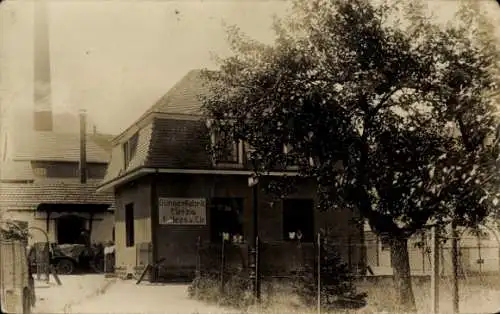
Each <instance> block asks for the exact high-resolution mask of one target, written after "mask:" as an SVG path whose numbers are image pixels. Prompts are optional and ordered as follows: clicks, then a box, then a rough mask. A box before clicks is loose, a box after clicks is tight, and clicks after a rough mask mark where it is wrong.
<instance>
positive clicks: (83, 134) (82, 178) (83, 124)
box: [80, 110, 87, 183]
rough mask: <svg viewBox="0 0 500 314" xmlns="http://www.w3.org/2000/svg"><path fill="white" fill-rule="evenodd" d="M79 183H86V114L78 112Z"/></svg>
mask: <svg viewBox="0 0 500 314" xmlns="http://www.w3.org/2000/svg"><path fill="white" fill-rule="evenodd" d="M80 183H87V113H86V112H85V110H80Z"/></svg>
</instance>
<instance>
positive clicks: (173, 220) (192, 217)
mask: <svg viewBox="0 0 500 314" xmlns="http://www.w3.org/2000/svg"><path fill="white" fill-rule="evenodd" d="M158 210H159V215H158V216H159V220H160V224H162V225H206V224H207V203H206V200H205V199H204V198H175V197H174V198H162V197H160V198H159V201H158Z"/></svg>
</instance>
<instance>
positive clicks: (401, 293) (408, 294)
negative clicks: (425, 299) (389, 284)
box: [391, 238, 416, 312]
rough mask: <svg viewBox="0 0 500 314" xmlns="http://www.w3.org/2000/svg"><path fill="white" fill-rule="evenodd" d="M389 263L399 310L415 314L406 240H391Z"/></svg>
mask: <svg viewBox="0 0 500 314" xmlns="http://www.w3.org/2000/svg"><path fill="white" fill-rule="evenodd" d="M391 262H392V270H393V275H394V287H395V289H396V294H397V299H398V302H399V305H400V306H401V307H402V308H401V310H404V311H406V312H416V306H415V297H414V296H413V289H412V285H411V276H410V259H409V256H408V239H406V238H394V239H391Z"/></svg>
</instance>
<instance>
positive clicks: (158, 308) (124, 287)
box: [34, 275, 238, 314]
mask: <svg viewBox="0 0 500 314" xmlns="http://www.w3.org/2000/svg"><path fill="white" fill-rule="evenodd" d="M60 278H61V281H62V285H61V286H57V285H56V284H55V282H54V280H53V279H51V283H50V285H46V284H44V283H40V282H37V284H36V285H37V286H36V295H37V304H36V307H35V308H34V312H35V313H54V314H56V313H81V314H93V313H95V314H102V313H110V314H112V313H117V314H118V313H120V314H132V313H138V314H139V313H150V314H153V313H158V314H159V313H165V314H166V313H169V314H170V313H171V314H216V313H217V314H219V313H220V314H223V313H231V311H227V310H224V309H221V308H218V307H216V306H210V305H206V304H203V303H201V302H198V301H195V300H191V299H189V298H188V295H187V285H185V284H169V285H150V284H147V283H145V284H140V285H136V284H135V281H133V280H116V279H106V278H104V277H103V276H102V275H80V276H77V275H71V276H60ZM232 313H238V312H235V311H232Z"/></svg>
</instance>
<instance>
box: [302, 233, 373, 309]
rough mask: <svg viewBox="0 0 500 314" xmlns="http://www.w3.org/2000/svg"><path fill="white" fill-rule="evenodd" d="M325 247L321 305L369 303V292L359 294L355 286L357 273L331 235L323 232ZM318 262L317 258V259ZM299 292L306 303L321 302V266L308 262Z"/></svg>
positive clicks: (342, 306) (343, 305)
mask: <svg viewBox="0 0 500 314" xmlns="http://www.w3.org/2000/svg"><path fill="white" fill-rule="evenodd" d="M323 239H325V240H326V241H323V243H322V246H321V262H320V274H321V287H320V291H321V304H322V306H323V307H324V308H327V309H332V308H360V307H364V306H365V305H366V297H367V295H366V293H359V292H358V291H357V290H356V287H355V285H354V276H353V274H352V272H351V271H350V270H349V267H348V265H347V264H346V263H345V262H344V261H343V260H342V258H341V257H340V255H339V254H338V252H337V250H336V248H335V247H334V245H332V239H331V237H329V236H328V234H324V235H323ZM316 263H317V261H316ZM296 283H297V284H296V285H295V289H296V293H297V294H298V295H299V296H300V297H301V299H302V300H303V302H304V303H305V304H306V305H310V306H312V305H315V304H316V302H317V293H318V285H317V283H318V279H317V265H314V266H311V265H305V267H304V270H303V272H301V273H300V274H298V276H297V280H296Z"/></svg>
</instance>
